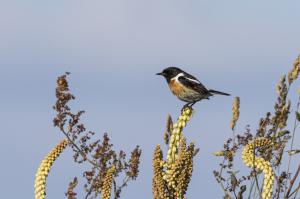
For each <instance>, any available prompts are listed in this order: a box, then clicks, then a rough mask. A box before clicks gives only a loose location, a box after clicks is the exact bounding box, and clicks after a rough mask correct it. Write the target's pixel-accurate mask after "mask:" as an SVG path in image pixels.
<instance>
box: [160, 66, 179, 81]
mask: <svg viewBox="0 0 300 199" xmlns="http://www.w3.org/2000/svg"><path fill="white" fill-rule="evenodd" d="M182 72H183V71H182V70H181V69H180V68H177V67H168V68H166V69H164V70H163V71H162V72H161V73H157V74H156V75H162V76H164V77H165V78H166V80H167V81H168V82H169V81H170V79H172V78H173V77H175V76H176V75H178V74H179V73H182Z"/></svg>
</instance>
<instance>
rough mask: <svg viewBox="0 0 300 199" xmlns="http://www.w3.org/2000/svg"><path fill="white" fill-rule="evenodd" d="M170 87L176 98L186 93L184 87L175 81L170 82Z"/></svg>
mask: <svg viewBox="0 0 300 199" xmlns="http://www.w3.org/2000/svg"><path fill="white" fill-rule="evenodd" d="M169 87H170V89H171V91H172V93H173V94H174V95H176V96H180V95H182V94H183V93H184V91H185V89H184V87H183V86H182V85H181V84H179V83H177V82H176V81H175V80H171V81H170V83H169Z"/></svg>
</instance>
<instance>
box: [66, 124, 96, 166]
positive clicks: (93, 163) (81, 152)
mask: <svg viewBox="0 0 300 199" xmlns="http://www.w3.org/2000/svg"><path fill="white" fill-rule="evenodd" d="M60 130H61V131H62V133H63V134H64V135H65V136H66V137H67V139H68V140H69V143H71V144H72V145H73V146H74V147H75V148H76V149H77V151H78V152H79V153H80V155H81V156H82V158H83V159H84V160H87V161H88V162H89V163H91V164H92V165H94V166H95V167H97V168H98V167H99V165H98V164H97V163H95V162H94V161H92V160H90V159H89V158H88V157H87V155H86V154H85V153H84V152H83V151H82V150H81V149H80V147H79V146H77V144H76V143H75V142H74V141H73V140H72V139H71V138H70V136H69V135H68V133H66V131H65V129H64V128H63V127H60Z"/></svg>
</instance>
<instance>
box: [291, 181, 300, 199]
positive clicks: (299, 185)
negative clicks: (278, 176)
mask: <svg viewBox="0 0 300 199" xmlns="http://www.w3.org/2000/svg"><path fill="white" fill-rule="evenodd" d="M299 190H300V183H299V184H298V187H297V188H296V189H295V190H294V191H293V192H292V193H291V194H290V196H292V195H294V194H296V195H295V197H294V199H296V197H297V194H298V192H299Z"/></svg>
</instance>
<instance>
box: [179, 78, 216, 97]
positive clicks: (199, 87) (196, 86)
mask: <svg viewBox="0 0 300 199" xmlns="http://www.w3.org/2000/svg"><path fill="white" fill-rule="evenodd" d="M178 81H179V82H180V83H182V84H183V85H184V86H186V87H187V88H191V89H193V90H195V91H197V92H198V93H200V94H201V95H211V93H210V92H209V91H208V90H207V89H206V88H205V86H203V84H201V82H200V81H199V80H197V79H196V78H195V77H193V76H191V75H184V76H180V77H178Z"/></svg>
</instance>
